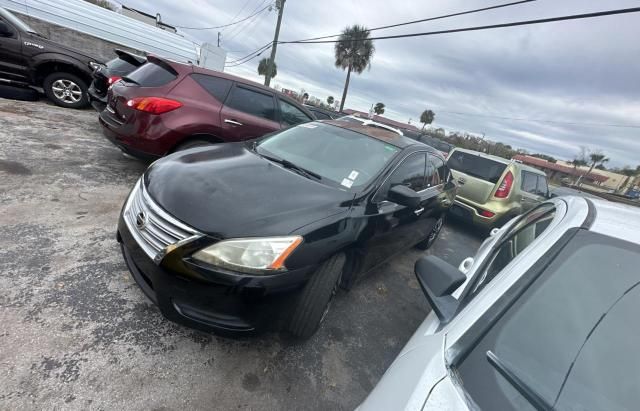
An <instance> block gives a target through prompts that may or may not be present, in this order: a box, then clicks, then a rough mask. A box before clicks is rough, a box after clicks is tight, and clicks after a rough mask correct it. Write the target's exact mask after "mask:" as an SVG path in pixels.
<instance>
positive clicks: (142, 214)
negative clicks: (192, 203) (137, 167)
mask: <svg viewBox="0 0 640 411" xmlns="http://www.w3.org/2000/svg"><path fill="white" fill-rule="evenodd" d="M124 220H125V222H126V224H127V227H129V231H130V232H131V235H132V236H133V237H134V238H135V240H136V242H137V243H138V245H140V247H141V248H142V249H143V250H144V252H145V253H146V254H147V255H148V256H149V258H151V259H152V260H153V261H154V262H155V263H156V264H158V263H160V261H162V258H164V256H165V254H166V253H167V248H168V247H169V246H170V245H176V246H179V245H182V244H185V243H188V242H190V241H193V240H195V239H198V238H200V237H202V236H203V234H202V233H199V232H198V231H196V230H194V229H193V228H191V227H189V226H188V225H186V224H184V223H182V222H180V221H178V220H177V219H176V218H174V217H172V216H171V215H170V214H168V213H167V212H166V211H164V210H162V209H161V208H160V207H159V206H158V205H157V204H155V202H154V201H153V200H152V199H151V197H150V196H149V194H148V193H147V191H146V189H145V188H144V183H143V182H142V179H140V180H139V181H138V182H137V183H136V186H135V188H134V189H133V190H132V192H131V194H130V195H129V198H128V199H127V204H126V205H125V209H124Z"/></svg>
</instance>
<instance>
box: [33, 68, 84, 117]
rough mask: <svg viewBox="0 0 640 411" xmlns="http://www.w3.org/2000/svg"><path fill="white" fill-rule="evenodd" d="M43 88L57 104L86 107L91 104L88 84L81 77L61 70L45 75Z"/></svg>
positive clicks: (69, 106) (68, 106)
mask: <svg viewBox="0 0 640 411" xmlns="http://www.w3.org/2000/svg"><path fill="white" fill-rule="evenodd" d="M42 88H43V89H44V93H45V94H46V95H47V97H48V98H49V100H51V101H52V102H53V103H54V104H55V105H56V106H60V107H66V108H84V107H87V106H88V105H89V97H88V95H87V84H86V83H85V81H84V80H82V79H81V78H80V77H78V76H76V75H74V74H71V73H67V72H63V71H59V72H56V73H52V74H49V75H48V76H47V77H45V79H44V81H43V83H42Z"/></svg>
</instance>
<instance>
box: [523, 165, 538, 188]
mask: <svg viewBox="0 0 640 411" xmlns="http://www.w3.org/2000/svg"><path fill="white" fill-rule="evenodd" d="M521 188H522V191H524V192H527V193H529V194H538V175H537V174H533V173H530V172H528V171H523V172H522V184H521Z"/></svg>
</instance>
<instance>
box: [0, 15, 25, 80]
mask: <svg viewBox="0 0 640 411" xmlns="http://www.w3.org/2000/svg"><path fill="white" fill-rule="evenodd" d="M0 23H3V24H4V25H5V26H6V27H7V28H8V31H9V32H7V33H4V34H0V78H3V79H7V80H14V81H23V82H26V81H28V76H27V71H28V67H27V61H26V59H25V57H24V56H23V55H22V41H21V38H20V33H19V32H18V31H17V30H16V29H15V28H14V27H13V26H12V25H11V24H9V22H7V21H6V20H5V19H3V18H2V17H0Z"/></svg>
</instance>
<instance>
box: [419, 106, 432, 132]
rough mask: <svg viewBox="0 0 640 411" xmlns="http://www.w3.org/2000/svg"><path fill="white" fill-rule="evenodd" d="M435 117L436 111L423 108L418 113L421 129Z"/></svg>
mask: <svg viewBox="0 0 640 411" xmlns="http://www.w3.org/2000/svg"><path fill="white" fill-rule="evenodd" d="M434 118H436V113H434V112H433V111H431V110H425V111H423V112H422V114H420V122H421V123H422V131H424V128H425V127H426V125H427V124H431V123H433V119H434Z"/></svg>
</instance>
